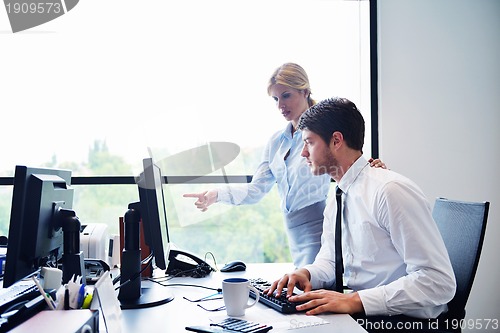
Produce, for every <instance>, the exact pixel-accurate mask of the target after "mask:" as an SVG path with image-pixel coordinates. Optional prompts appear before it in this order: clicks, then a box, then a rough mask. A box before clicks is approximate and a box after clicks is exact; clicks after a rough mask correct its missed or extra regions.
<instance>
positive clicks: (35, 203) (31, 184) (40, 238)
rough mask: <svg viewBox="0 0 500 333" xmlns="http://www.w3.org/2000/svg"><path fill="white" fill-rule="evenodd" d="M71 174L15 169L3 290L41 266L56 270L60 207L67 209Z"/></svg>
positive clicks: (60, 239)
mask: <svg viewBox="0 0 500 333" xmlns="http://www.w3.org/2000/svg"><path fill="white" fill-rule="evenodd" d="M70 184H71V171H69V170H58V169H44V168H32V167H27V166H21V165H18V166H16V169H15V174H14V190H13V194H12V207H11V214H10V226H9V237H8V246H7V257H6V262H5V276H4V281H3V286H4V287H9V286H10V285H12V284H14V283H15V282H17V281H19V280H21V279H23V278H25V277H27V276H30V275H32V274H34V273H36V272H38V270H39V269H40V268H41V267H44V266H49V267H57V262H58V260H59V259H61V257H62V253H63V232H62V225H60V220H59V219H58V211H59V209H61V208H65V209H71V207H72V204H73V189H72V188H71V187H70Z"/></svg>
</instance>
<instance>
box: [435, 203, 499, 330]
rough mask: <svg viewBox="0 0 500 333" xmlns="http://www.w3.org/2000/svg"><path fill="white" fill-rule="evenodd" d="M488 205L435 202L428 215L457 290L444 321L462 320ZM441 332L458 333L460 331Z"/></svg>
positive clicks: (479, 251)
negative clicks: (432, 218) (434, 227)
mask: <svg viewBox="0 0 500 333" xmlns="http://www.w3.org/2000/svg"><path fill="white" fill-rule="evenodd" d="M489 206H490V203H489V202H487V201H486V202H464V201H456V200H449V199H446V198H437V199H436V202H435V204H434V209H433V212H432V215H433V217H434V220H435V221H436V223H437V226H438V228H439V231H440V232H441V235H442V237H443V240H444V244H445V246H446V249H447V250H448V254H449V256H450V260H451V265H452V266H453V271H454V273H455V278H456V281H457V290H456V293H455V296H454V297H453V299H452V300H451V301H450V302H449V303H448V312H447V313H446V314H445V318H444V319H450V320H452V319H458V320H460V319H463V318H464V317H465V305H466V303H467V299H468V298H469V294H470V291H471V288H472V283H473V282H474V276H475V275H476V270H477V266H478V263H479V257H480V255H481V249H482V246H483V240H484V233H485V230H486V221H487V219H488V210H489ZM442 332H461V330H460V328H458V329H456V330H453V329H452V327H449V328H448V330H442Z"/></svg>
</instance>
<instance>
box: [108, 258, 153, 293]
mask: <svg viewBox="0 0 500 333" xmlns="http://www.w3.org/2000/svg"><path fill="white" fill-rule="evenodd" d="M144 263H147V265H146V266H144V268H142V269H141V270H140V271H139V272H137V273H136V274H134V275H133V276H131V277H130V279H128V280H127V281H125V282H123V283H121V284H120V285H119V286H118V287H116V288H115V290H118V289H120V288H121V287H123V286H125V285H127V284H129V283H130V282H132V281H134V280H135V279H137V278H138V277H140V276H141V274H142V273H143V272H144V271H145V270H146V269H148V268H149V266H151V264H152V263H153V253H151V254H150V255H148V256H147V257H146V258H144V260H142V261H141V264H144ZM120 276H121V275H118V276H117V277H115V279H114V280H113V285H114V284H115V283H116V282H115V280H117V279H120Z"/></svg>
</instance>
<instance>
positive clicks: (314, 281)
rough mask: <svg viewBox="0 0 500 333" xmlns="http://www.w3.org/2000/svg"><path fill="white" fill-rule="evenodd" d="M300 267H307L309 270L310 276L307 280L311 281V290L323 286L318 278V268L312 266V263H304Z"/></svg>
mask: <svg viewBox="0 0 500 333" xmlns="http://www.w3.org/2000/svg"><path fill="white" fill-rule="evenodd" d="M299 268H300V267H299ZM302 268H304V269H307V270H308V271H309V275H310V276H311V278H310V281H309V282H311V287H312V289H313V290H314V289H322V288H324V286H323V283H322V281H321V280H320V279H318V275H319V274H318V273H319V272H318V269H316V268H315V267H314V265H311V264H309V265H305V266H304V267H302Z"/></svg>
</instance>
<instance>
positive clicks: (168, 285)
mask: <svg viewBox="0 0 500 333" xmlns="http://www.w3.org/2000/svg"><path fill="white" fill-rule="evenodd" d="M148 280H149V281H151V282H154V283H158V284H159V285H160V286H162V287H194V288H203V289H208V290H215V291H217V292H218V293H221V292H222V288H211V287H206V286H201V285H199V284H186V283H169V284H163V283H161V282H159V281H156V280H154V279H151V278H149V279H148Z"/></svg>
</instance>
